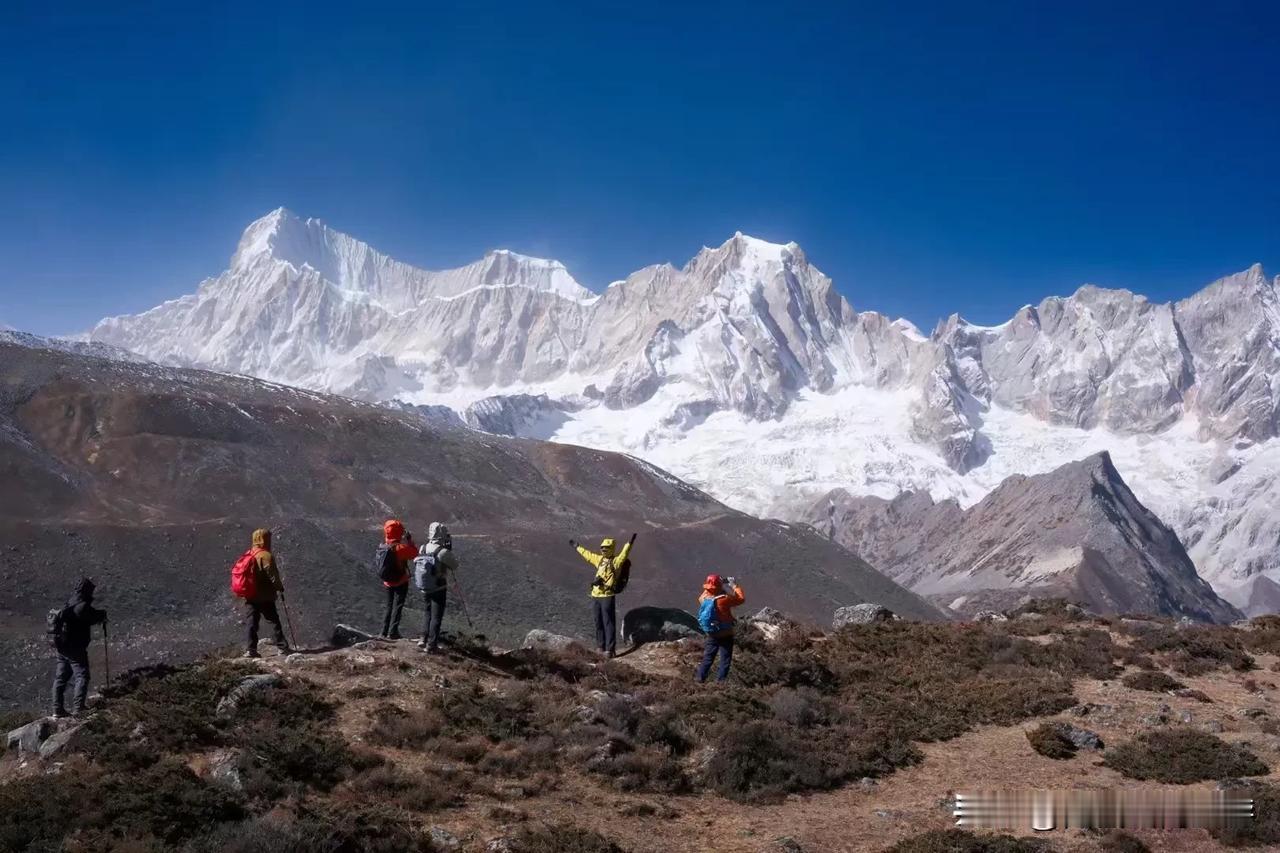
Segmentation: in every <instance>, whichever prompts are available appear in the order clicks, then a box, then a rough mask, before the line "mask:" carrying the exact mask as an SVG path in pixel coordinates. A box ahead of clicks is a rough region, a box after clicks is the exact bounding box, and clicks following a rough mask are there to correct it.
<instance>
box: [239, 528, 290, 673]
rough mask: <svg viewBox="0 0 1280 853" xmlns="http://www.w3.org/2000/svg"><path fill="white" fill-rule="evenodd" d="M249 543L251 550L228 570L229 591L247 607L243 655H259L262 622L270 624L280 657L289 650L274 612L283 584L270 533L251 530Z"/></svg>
mask: <svg viewBox="0 0 1280 853" xmlns="http://www.w3.org/2000/svg"><path fill="white" fill-rule="evenodd" d="M250 541H251V542H252V547H250V548H249V550H248V551H245V552H244V553H243V554H241V555H240V559H238V560H236V563H235V565H234V566H232V567H231V592H232V594H233V595H235V596H236V597H237V598H242V599H244V603H245V605H246V607H247V608H248V616H247V620H246V627H247V629H248V631H247V633H248V648H247V650H246V651H245V653H244V656H245V657H247V658H256V657H258V656H259V655H258V626H259V624H261V620H263V619H266V620H267V621H268V622H270V623H271V627H272V629H273V630H274V632H275V642H276V648H277V649H278V650H279V651H280V654H282V655H283V654H288V653H289V652H291V651H292V649H290V648H289V642H288V640H286V639H285V636H284V625H283V624H282V623H281V621H280V612H279V611H278V610H277V609H276V597H277V596H278V595H281V594H283V593H284V584H283V583H282V582H281V581H280V569H279V568H278V567H277V566H276V558H275V556H274V555H273V554H272V553H271V531H270V530H267V529H266V528H259V529H257V530H255V531H253V536H252V538H251V540H250Z"/></svg>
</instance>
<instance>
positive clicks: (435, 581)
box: [413, 551, 446, 592]
mask: <svg viewBox="0 0 1280 853" xmlns="http://www.w3.org/2000/svg"><path fill="white" fill-rule="evenodd" d="M439 553H440V552H439V551H433V552H432V553H430V554H419V555H418V556H416V557H414V558H413V582H414V583H415V584H417V586H418V589H420V590H422V591H423V592H435V591H436V590H438V589H439V588H440V587H442V586H444V585H445V583H446V580H445V566H444V563H442V562H441V561H440V560H438V559H436V557H437V555H438V554H439Z"/></svg>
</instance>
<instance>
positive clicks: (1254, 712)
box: [1236, 708, 1271, 720]
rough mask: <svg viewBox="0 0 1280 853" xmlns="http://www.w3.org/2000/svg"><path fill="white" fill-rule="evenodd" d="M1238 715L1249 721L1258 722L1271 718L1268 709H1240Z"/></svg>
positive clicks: (1237, 711)
mask: <svg viewBox="0 0 1280 853" xmlns="http://www.w3.org/2000/svg"><path fill="white" fill-rule="evenodd" d="M1236 715H1237V716H1240V717H1244V718H1245V719H1247V720H1257V719H1260V718H1262V717H1269V716H1271V714H1270V713H1268V711H1267V709H1266V708H1239V709H1237V710H1236Z"/></svg>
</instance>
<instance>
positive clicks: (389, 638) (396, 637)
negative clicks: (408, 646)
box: [387, 631, 404, 640]
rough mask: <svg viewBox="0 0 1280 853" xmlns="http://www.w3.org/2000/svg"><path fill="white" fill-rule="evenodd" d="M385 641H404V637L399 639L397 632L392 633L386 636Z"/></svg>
mask: <svg viewBox="0 0 1280 853" xmlns="http://www.w3.org/2000/svg"><path fill="white" fill-rule="evenodd" d="M387 639H388V640H403V639H404V637H401V636H400V632H399V631H392V632H391V633H390V634H387Z"/></svg>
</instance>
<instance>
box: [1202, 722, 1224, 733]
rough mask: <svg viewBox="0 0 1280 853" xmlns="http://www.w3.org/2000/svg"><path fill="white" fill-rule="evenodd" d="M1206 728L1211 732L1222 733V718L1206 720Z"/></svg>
mask: <svg viewBox="0 0 1280 853" xmlns="http://www.w3.org/2000/svg"><path fill="white" fill-rule="evenodd" d="M1204 730H1205V731H1206V732H1209V733H1211V734H1215V735H1220V734H1222V732H1223V727H1222V721H1221V720H1205V722H1204Z"/></svg>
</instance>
